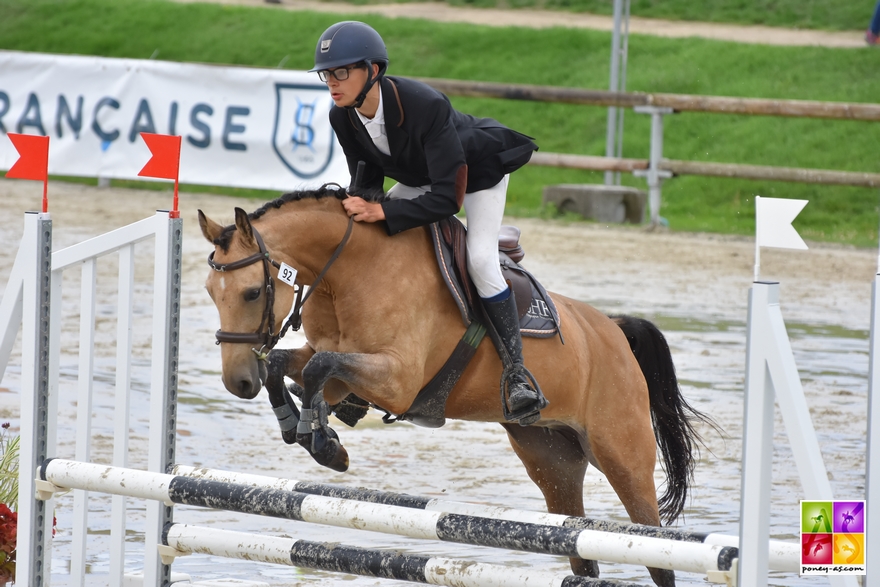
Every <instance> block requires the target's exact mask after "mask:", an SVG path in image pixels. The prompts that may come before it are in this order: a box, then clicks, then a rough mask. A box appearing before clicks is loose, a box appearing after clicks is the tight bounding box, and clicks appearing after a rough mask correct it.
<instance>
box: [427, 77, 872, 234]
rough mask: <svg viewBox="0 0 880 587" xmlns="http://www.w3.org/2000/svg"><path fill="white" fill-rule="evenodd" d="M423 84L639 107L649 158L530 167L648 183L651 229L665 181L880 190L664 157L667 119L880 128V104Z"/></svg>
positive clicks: (838, 177)
mask: <svg viewBox="0 0 880 587" xmlns="http://www.w3.org/2000/svg"><path fill="white" fill-rule="evenodd" d="M422 81H423V82H425V83H427V84H429V85H430V86H432V87H434V88H435V89H437V90H439V91H441V92H443V93H445V94H448V95H453V96H467V97H473V98H501V99H507V100H530V101H537V102H560V103H565V104H581V105H589V106H612V107H616V108H632V109H634V110H635V111H636V112H640V113H643V114H650V115H651V139H650V145H651V146H650V158H649V159H625V158H621V157H596V156H587V155H566V154H562V153H546V152H543V153H535V155H534V156H533V157H532V160H531V161H530V164H532V165H543V166H551V167H566V168H573V169H588V170H593V171H614V172H627V173H632V174H634V175H639V176H641V177H644V178H645V179H646V180H647V183H648V192H649V195H648V202H649V208H650V217H651V223H652V224H655V225H656V224H658V223H659V221H660V216H659V210H660V190H661V184H662V183H663V181H664V180H665V179H667V178H670V177H674V176H675V175H685V174H688V175H704V176H713V177H735V178H741V179H756V180H773V181H788V182H803V183H815V184H833V185H850V186H858V187H870V188H876V187H880V174H877V173H862V172H853V171H836V170H829V169H804V168H796V167H773V166H767V165H741V164H733V163H713V162H701V161H675V160H671V159H665V158H663V116H665V115H667V114H673V113H675V112H714V113H720V114H740V115H752V116H787V117H795V118H825V119H834V120H859V121H873V122H878V121H880V104H865V103H855V102H819V101H812V100H768V99H764V98H734V97H724V96H697V95H686V94H649V93H643V92H611V91H604V90H586V89H580V88H562V87H552V86H549V87H548V86H533V85H527V84H503V83H493V82H475V81H461V80H448V79H432V78H422ZM606 177H607V176H606Z"/></svg>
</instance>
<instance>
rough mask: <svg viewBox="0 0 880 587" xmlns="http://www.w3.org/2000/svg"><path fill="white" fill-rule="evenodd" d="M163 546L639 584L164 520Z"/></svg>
mask: <svg viewBox="0 0 880 587" xmlns="http://www.w3.org/2000/svg"><path fill="white" fill-rule="evenodd" d="M163 546H164V548H161V552H162V553H163V554H164V555H165V556H166V557H168V558H173V557H176V556H181V555H187V554H190V553H193V552H198V553H200V554H210V555H214V556H222V557H226V558H237V559H245V560H250V561H259V562H266V563H275V564H279V565H290V566H296V567H303V568H310V569H321V570H325V571H331V572H337V573H339V572H341V573H350V574H356V575H364V576H368V577H380V578H383V579H397V580H400V581H409V582H416V583H425V584H428V585H448V586H450V587H523V586H528V587H592V586H595V587H604V586H607V585H611V584H612V583H613V584H614V585H615V586H619V587H640V586H638V585H635V584H633V583H628V582H622V581H612V582H609V581H607V580H605V579H592V578H589V577H577V576H574V575H568V576H561V575H557V574H553V573H547V572H542V571H535V570H532V569H524V568H516V567H506V566H502V565H492V564H487V563H477V562H473V561H465V560H455V559H447V558H442V557H427V556H417V555H407V554H403V553H400V552H393V551H380V550H368V549H364V548H357V547H353V546H346V545H344V544H337V543H332V544H328V543H318V542H309V541H307V540H297V539H296V538H285V537H276V536H261V535H257V534H247V533H244V532H233V531H230V530H218V529H216V528H202V527H199V526H190V525H185V524H171V525H170V526H168V528H167V529H166V531H165V536H164V541H163ZM166 560H167V559H166Z"/></svg>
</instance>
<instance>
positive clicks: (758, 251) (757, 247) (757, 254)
mask: <svg viewBox="0 0 880 587" xmlns="http://www.w3.org/2000/svg"><path fill="white" fill-rule="evenodd" d="M760 199H761V196H755V282H757V281H758V279H759V276H760V274H761V229H760V228H759V227H758V223H759V222H761V215H760V214H759V213H758V201H759V200H760Z"/></svg>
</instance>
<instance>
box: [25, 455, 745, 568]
mask: <svg viewBox="0 0 880 587" xmlns="http://www.w3.org/2000/svg"><path fill="white" fill-rule="evenodd" d="M38 475H39V476H40V479H41V480H42V481H41V482H40V484H39V487H38V490H39V491H41V492H43V493H42V495H43V496H44V497H50V496H51V495H52V494H53V493H54V492H56V491H61V490H66V489H80V490H85V491H96V492H100V493H108V494H111V495H125V496H129V497H137V498H141V499H148V500H153V501H157V502H159V503H164V504H165V505H166V506H168V505H169V504H180V505H194V506H199V507H210V508H215V509H222V510H228V511H236V512H241V513H251V514H258V515H265V516H272V517H278V518H286V519H291V520H297V521H303V522H310V523H315V524H327V525H330V526H338V527H343V528H352V529H356V530H370V531H373V532H383V533H386V534H395V535H400V536H407V537H410V538H420V539H428V540H442V541H447V542H456V543H461V544H473V545H477V546H489V547H494V548H505V549H511V550H523V551H526V552H537V553H544V554H554V555H559V556H568V557H579V558H584V559H597V560H603V561H610V562H616V563H625V564H633V565H640V566H646V567H654V568H660V569H674V570H680V571H687V572H691V573H702V574H705V573H707V572H710V571H711V572H714V571H729V570H730V568H731V565H732V564H733V560H734V559H735V558H736V556H737V551H736V549H735V548H731V547H726V546H717V545H709V544H701V543H692V542H676V541H670V540H662V539H659V538H651V537H640V536H632V535H620V534H613V533H609V532H599V531H595V530H577V529H569V528H559V527H552V526H550V527H548V526H542V525H538V524H526V523H522V522H510V521H506V520H494V519H489V518H479V517H474V516H464V515H460V514H448V513H444V512H428V511H423V510H415V509H409V508H401V507H396V506H388V505H384V504H375V503H365V502H357V501H353V500H347V499H341V498H334V497H325V496H319V495H309V494H304V493H298V492H292V491H284V490H280V489H264V488H260V487H252V486H246V485H239V484H233V483H224V482H219V481H211V480H206V479H195V478H192V477H184V476H180V475H169V474H164V473H153V472H150V471H140V470H135V469H126V468H122V467H111V466H108V465H97V464H92V463H81V462H77V461H68V460H63V459H50V460H47V461H46V462H45V463H44V464H43V466H42V467H41V468H40V469H39V471H38ZM45 482H48V483H45ZM148 543H150V541H149V540H148Z"/></svg>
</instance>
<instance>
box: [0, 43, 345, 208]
mask: <svg viewBox="0 0 880 587" xmlns="http://www.w3.org/2000/svg"><path fill="white" fill-rule="evenodd" d="M332 105H333V101H332V100H331V99H330V95H329V93H328V92H327V87H326V86H325V85H324V84H323V83H321V82H320V81H319V80H318V77H317V76H316V75H315V74H313V73H312V74H309V73H305V72H299V71H288V70H280V69H251V68H244V67H218V66H211V65H195V64H188V63H172V62H167V61H152V60H136V59H108V58H102V57H81V56H70V55H46V54H39V53H24V52H17V51H0V170H8V169H9V168H10V167H11V166H12V165H13V163H14V162H15V161H16V160H17V159H18V153H17V151H16V150H15V148H14V147H13V146H12V143H11V141H10V140H9V139H8V137H6V136H5V135H6V133H9V132H17V133H24V134H33V135H43V136H47V135H48V136H49V137H50V140H49V173H50V174H53V175H72V176H84V177H107V178H117V179H142V178H138V177H137V173H138V171H140V169H141V168H142V167H143V166H144V164H145V163H146V162H147V161H148V160H149V159H150V151H149V149H148V148H147V146H146V144H145V143H144V142H143V140H142V139H141V137H140V133H141V132H151V133H159V134H171V135H180V136H181V137H182V141H181V142H182V146H181V155H180V181H181V182H183V183H192V184H202V185H218V186H233V187H248V188H260V189H269V190H280V191H291V190H294V189H300V188H303V187H309V186H316V185H320V184H322V183H325V182H337V183H339V184H342V185H348V184H349V181H350V176H349V173H348V167H347V166H346V164H345V158H344V157H343V155H342V151H341V148H340V147H339V143H338V142H337V141H336V137H335V135H334V134H333V130H332V128H331V127H330V122H329V120H328V112H329V110H330V108H331V106H332Z"/></svg>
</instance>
